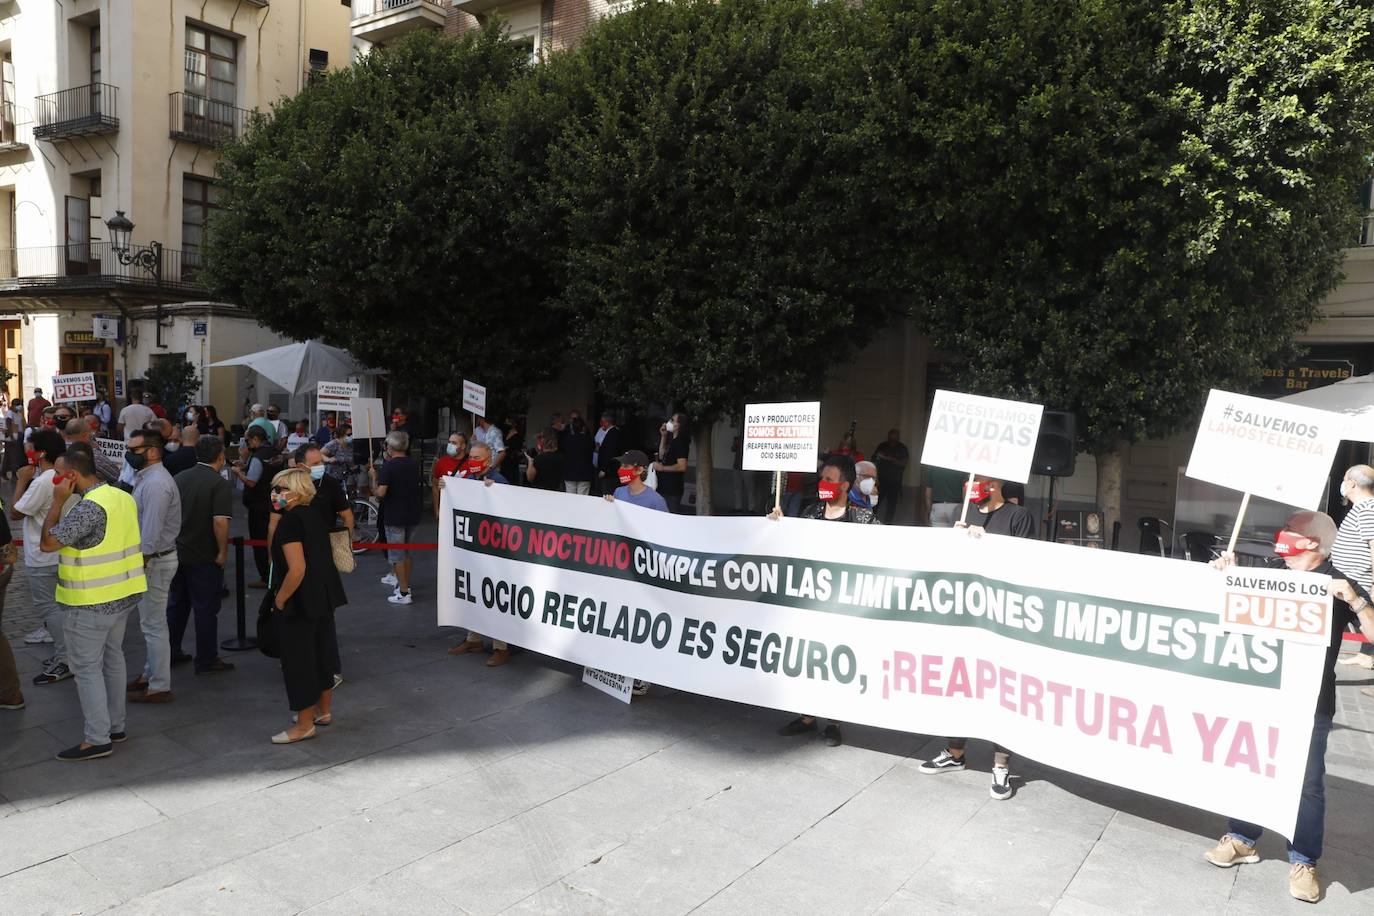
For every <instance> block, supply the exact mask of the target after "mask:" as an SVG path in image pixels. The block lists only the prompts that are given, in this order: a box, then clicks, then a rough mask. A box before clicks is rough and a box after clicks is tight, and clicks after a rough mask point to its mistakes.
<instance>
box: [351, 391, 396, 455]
mask: <svg viewBox="0 0 1374 916" xmlns="http://www.w3.org/2000/svg"><path fill="white" fill-rule="evenodd" d="M348 412H349V414H350V415H351V416H352V419H351V420H350V421H349V422H350V423H351V424H352V426H353V438H354V439H355V440H356V439H380V438H382V437H383V436H385V435H386V433H387V428H386V408H385V407H383V406H382V399H381V398H349V399H348ZM355 448H356V446H355Z"/></svg>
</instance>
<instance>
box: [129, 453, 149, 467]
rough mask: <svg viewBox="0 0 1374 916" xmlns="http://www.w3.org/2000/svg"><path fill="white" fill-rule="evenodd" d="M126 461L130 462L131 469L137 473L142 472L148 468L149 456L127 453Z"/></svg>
mask: <svg viewBox="0 0 1374 916" xmlns="http://www.w3.org/2000/svg"><path fill="white" fill-rule="evenodd" d="M124 460H125V461H127V462H129V467H131V468H133V469H134V470H135V471H141V470H143V469H144V468H145V467H147V466H148V456H147V455H140V454H139V453H138V452H125V453H124Z"/></svg>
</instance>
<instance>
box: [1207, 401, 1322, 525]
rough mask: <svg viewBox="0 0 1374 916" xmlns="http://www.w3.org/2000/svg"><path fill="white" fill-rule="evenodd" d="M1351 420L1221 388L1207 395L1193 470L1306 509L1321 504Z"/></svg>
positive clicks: (1212, 480)
mask: <svg viewBox="0 0 1374 916" xmlns="http://www.w3.org/2000/svg"><path fill="white" fill-rule="evenodd" d="M1345 423H1346V418H1345V417H1344V416H1342V415H1341V414H1337V413H1333V412H1331V411H1328V410H1318V409H1316V408H1313V407H1299V406H1298V405H1296V404H1287V403H1284V402H1282V401H1266V400H1265V399H1264V398H1253V397H1250V396H1248V395H1244V394H1233V393H1232V392H1229V391H1218V390H1216V389H1215V388H1214V389H1212V391H1211V393H1210V394H1208V395H1207V406H1206V408H1205V409H1204V410H1203V412H1202V422H1201V423H1200V424H1199V426H1198V431H1197V439H1196V440H1194V442H1193V453H1192V455H1191V456H1190V457H1189V458H1188V470H1187V474H1188V476H1189V477H1192V478H1193V479H1195V480H1205V481H1207V482H1208V483H1215V484H1219V485H1220V486H1223V487H1230V488H1231V489H1232V490H1239V491H1241V492H1242V493H1249V494H1252V495H1255V496H1263V497H1265V498H1267V499H1272V500H1275V501H1277V502H1281V503H1284V504H1286V505H1289V506H1297V507H1299V508H1301V509H1319V508H1321V503H1322V498H1323V497H1324V496H1325V495H1326V477H1327V474H1328V473H1329V472H1330V470H1331V462H1332V461H1333V460H1335V457H1336V446H1337V445H1338V444H1339V443H1340V438H1341V431H1342V429H1344V427H1345Z"/></svg>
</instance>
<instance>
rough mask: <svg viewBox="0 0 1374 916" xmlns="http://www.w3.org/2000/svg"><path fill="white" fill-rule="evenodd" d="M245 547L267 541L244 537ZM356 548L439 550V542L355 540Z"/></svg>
mask: <svg viewBox="0 0 1374 916" xmlns="http://www.w3.org/2000/svg"><path fill="white" fill-rule="evenodd" d="M243 546H244V547H266V546H267V542H266V541H255V540H251V539H249V538H244V539H243ZM353 549H354V550H438V549H439V545H438V544H372V543H365V542H363V541H354V542H353Z"/></svg>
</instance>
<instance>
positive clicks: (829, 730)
mask: <svg viewBox="0 0 1374 916" xmlns="http://www.w3.org/2000/svg"><path fill="white" fill-rule="evenodd" d="M821 736H822V737H824V738H825V743H826V744H828V745H830V746H831V747H839V746H840V745H841V744H844V739H843V738H841V737H840V727H839V726H838V725H836V724H835V723H834V722H831V723H830V724H829V725H827V726H826V727H825V731H823V732H821Z"/></svg>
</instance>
